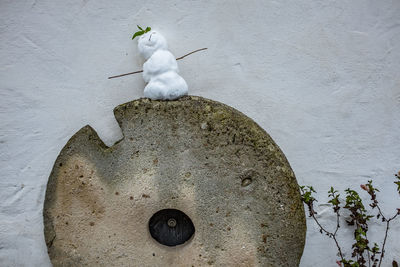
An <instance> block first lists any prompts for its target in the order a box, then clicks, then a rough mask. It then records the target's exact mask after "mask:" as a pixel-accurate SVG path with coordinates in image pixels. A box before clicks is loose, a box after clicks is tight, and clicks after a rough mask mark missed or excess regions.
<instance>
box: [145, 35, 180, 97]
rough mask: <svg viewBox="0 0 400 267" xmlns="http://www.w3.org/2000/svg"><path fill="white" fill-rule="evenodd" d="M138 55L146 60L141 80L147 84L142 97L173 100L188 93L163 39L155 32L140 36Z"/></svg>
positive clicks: (173, 58) (174, 60)
mask: <svg viewBox="0 0 400 267" xmlns="http://www.w3.org/2000/svg"><path fill="white" fill-rule="evenodd" d="M138 47H139V52H140V54H141V55H142V56H143V57H144V58H145V59H146V62H145V63H144V64H143V79H144V81H145V82H147V85H146V87H145V88H144V96H145V97H148V98H150V99H153V100H174V99H177V98H179V97H182V96H184V95H187V93H188V86H187V84H186V82H185V80H184V79H183V78H182V77H181V76H179V74H178V72H179V69H178V64H177V63H176V59H175V57H174V55H172V53H171V52H169V51H168V46H167V42H166V40H165V38H164V37H163V36H162V35H161V34H160V33H158V32H156V31H150V32H148V33H146V34H144V35H142V36H140V38H139V41H138Z"/></svg>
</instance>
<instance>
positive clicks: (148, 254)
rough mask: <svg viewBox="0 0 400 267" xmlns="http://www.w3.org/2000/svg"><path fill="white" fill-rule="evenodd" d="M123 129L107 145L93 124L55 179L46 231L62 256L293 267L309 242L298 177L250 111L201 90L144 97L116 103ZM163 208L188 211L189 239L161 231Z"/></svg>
mask: <svg viewBox="0 0 400 267" xmlns="http://www.w3.org/2000/svg"><path fill="white" fill-rule="evenodd" d="M114 113H115V117H116V118H117V120H118V123H119V124H120V126H121V128H122V131H123V134H124V138H123V139H122V140H121V141H120V142H118V143H116V144H115V145H113V146H112V147H106V146H105V145H104V144H103V143H102V141H101V140H100V139H99V137H98V136H97V134H96V132H95V131H94V130H93V129H92V128H91V127H90V126H86V127H84V128H82V129H81V130H80V131H79V132H77V133H76V134H75V135H74V136H73V137H72V138H71V139H70V140H69V141H68V143H67V144H66V146H65V147H64V148H63V150H62V151H61V153H60V155H59V157H58V158H57V160H56V162H55V165H54V168H53V171H52V173H51V175H50V178H49V182H48V185H47V192H46V200H45V206H44V222H45V230H44V232H45V237H46V243H47V246H48V252H49V255H50V258H51V261H52V263H53V265H54V266H208V265H212V266H297V265H298V263H299V261H300V257H301V255H302V252H303V247H304V240H305V231H306V225H305V215H304V210H303V205H302V203H301V201H300V195H299V191H298V185H297V182H296V179H295V176H294V174H293V171H292V170H291V168H290V166H289V163H288V162H287V160H286V158H285V156H284V155H283V153H282V152H281V151H280V149H279V148H278V146H277V145H276V144H275V143H274V141H273V140H272V139H271V138H270V137H269V135H268V134H267V133H266V132H265V131H264V130H263V129H261V128H260V127H259V126H258V125H257V124H256V123H254V122H253V121H252V120H251V119H249V118H248V117H246V116H244V115H243V114H241V113H240V112H238V111H236V110H234V109H233V108H230V107H228V106H226V105H223V104H221V103H217V102H214V101H211V100H207V99H204V98H201V97H194V96H192V97H184V98H182V99H179V100H177V101H168V102H162V101H150V100H148V99H139V100H135V101H132V102H129V103H126V104H123V105H120V106H118V107H117V108H115V110H114ZM161 209H178V210H181V211H183V212H184V213H185V214H186V215H188V216H189V217H190V219H191V220H192V221H193V224H194V226H195V234H194V235H193V236H192V238H191V239H190V240H189V241H188V242H186V243H185V244H183V245H179V246H176V247H167V246H164V245H161V244H159V243H157V241H155V240H154V239H153V238H152V237H151V236H150V233H149V229H148V222H149V219H150V218H151V217H152V215H153V214H154V213H156V212H157V211H159V210H161Z"/></svg>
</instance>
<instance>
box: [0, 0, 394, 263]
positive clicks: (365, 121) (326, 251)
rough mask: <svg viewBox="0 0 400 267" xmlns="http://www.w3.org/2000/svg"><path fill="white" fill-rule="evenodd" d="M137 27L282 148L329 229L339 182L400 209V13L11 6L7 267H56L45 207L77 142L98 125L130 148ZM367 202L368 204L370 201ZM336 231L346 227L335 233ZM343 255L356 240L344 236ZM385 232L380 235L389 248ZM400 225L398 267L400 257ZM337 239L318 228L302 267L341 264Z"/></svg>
mask: <svg viewBox="0 0 400 267" xmlns="http://www.w3.org/2000/svg"><path fill="white" fill-rule="evenodd" d="M136 24H141V25H149V26H152V27H153V28H154V29H159V30H160V31H161V32H162V33H163V34H164V35H165V37H166V38H167V39H168V41H169V46H170V50H171V52H172V53H173V54H174V55H176V56H180V55H183V54H185V53H187V52H189V51H191V50H194V49H197V48H201V47H208V48H209V49H208V50H207V51H206V52H204V53H197V54H194V55H191V56H190V57H187V58H185V59H183V60H182V61H180V62H179V67H180V70H181V74H182V76H183V77H185V80H186V81H187V83H188V85H189V94H194V95H200V96H204V97H207V98H210V99H215V100H218V101H220V102H223V103H225V104H228V105H230V106H233V107H234V108H236V109H238V110H239V111H241V112H243V113H245V114H246V115H247V116H249V117H250V118H252V119H253V120H255V121H256V122H257V123H258V124H259V125H260V126H261V127H262V128H263V129H265V130H267V131H268V133H269V134H270V135H271V136H272V138H273V139H274V140H275V142H276V143H277V144H278V145H279V146H280V148H281V149H282V151H283V152H284V153H285V155H286V157H287V158H288V160H289V162H290V164H291V166H292V169H293V170H294V172H295V174H296V177H297V179H298V182H299V184H312V185H314V186H315V187H316V188H317V190H318V192H320V194H319V198H320V201H319V204H320V205H321V206H319V207H317V208H318V209H319V210H320V211H321V212H319V216H320V218H321V220H322V221H323V223H328V222H329V221H330V220H332V219H334V217H332V216H331V215H330V211H329V207H326V206H324V203H326V200H327V199H326V194H325V192H326V191H328V190H329V187H330V185H334V186H335V187H337V188H338V189H340V190H342V189H345V188H347V187H348V186H352V187H358V186H359V184H360V183H364V182H365V181H366V180H367V179H370V178H374V179H375V181H376V184H377V186H378V187H379V188H380V189H381V192H382V193H380V194H379V195H378V197H379V199H381V203H382V206H383V207H384V211H385V212H387V213H390V212H392V211H393V210H394V208H396V207H398V206H399V200H398V197H397V194H396V192H395V190H394V188H393V184H392V180H393V179H392V177H393V174H394V173H395V172H396V171H398V170H399V168H400V167H399V165H400V156H399V150H400V116H399V114H400V78H399V71H398V70H399V69H400V46H399V45H398V44H399V43H400V26H399V25H400V2H399V1H394V0H393V1H389V0H381V1H374V0H354V1H330V0H328V1H327V0H323V1H319V0H316V1H315V0H303V1H151V0H150V1H128V0H126V1H112V2H111V1H104V0H103V1H72V0H71V1H41V0H38V1H33V0H32V1H24V0H21V1H7V0H1V1H0V38H1V42H0V59H1V65H0V69H1V71H0V131H1V132H0V177H1V180H0V265H1V266H48V265H49V264H50V261H49V258H48V255H47V251H46V245H45V241H44V236H43V219H42V207H43V202H44V195H45V189H46V183H47V179H48V177H49V174H50V172H51V169H52V166H53V164H54V161H55V159H56V158H57V155H58V154H59V153H60V151H61V149H62V147H63V146H64V144H65V143H66V142H67V141H68V139H69V138H70V137H71V136H72V135H73V134H74V133H75V132H76V131H78V130H79V129H81V128H82V127H83V126H84V125H86V124H90V125H91V126H92V127H93V128H94V129H95V130H96V131H97V133H98V134H99V136H100V138H101V139H102V140H103V141H104V142H105V143H106V144H107V145H112V144H113V143H114V142H115V141H117V140H119V139H120V138H121V137H122V134H121V130H120V129H119V127H118V124H117V122H116V121H115V119H114V116H113V113H112V110H113V108H114V107H115V106H117V105H119V104H121V103H125V102H128V101H130V100H133V99H137V98H140V97H141V96H143V88H144V82H143V80H142V77H141V76H140V75H138V76H127V77H125V78H120V79H115V80H107V79H106V77H108V76H111V75H114V74H120V73H125V72H129V71H134V70H138V69H141V66H142V64H143V61H142V60H141V59H140V56H139V53H138V51H137V46H136V44H135V42H132V41H131V40H130V37H131V34H132V33H133V32H134V31H136V28H135V27H136ZM365 198H366V197H365ZM332 227H333V225H332ZM341 231H343V234H342V235H341V236H340V237H341V240H343V241H342V242H343V245H344V246H345V247H347V248H349V247H350V246H351V231H350V230H347V228H341ZM381 231H382V227H381V226H380V224H378V223H377V224H372V226H371V231H370V237H371V238H372V239H373V240H374V241H381V239H382V235H381V234H379V233H380V232H381ZM399 237H400V223H397V224H393V227H392V229H391V234H390V235H389V238H388V249H387V254H386V260H385V262H384V264H385V266H387V265H388V264H389V263H390V262H391V260H392V259H394V258H397V259H399V258H400V247H399V246H398V245H396V243H397V242H398V239H399ZM335 260H336V256H335V248H334V244H333V243H332V241H331V240H329V239H327V238H326V237H325V236H322V235H320V234H319V233H318V232H317V229H316V227H315V226H314V224H313V223H312V221H308V232H307V239H306V246H305V250H304V254H303V257H302V260H301V264H300V266H304V267H308V266H318V265H321V264H323V265H326V266H335V263H334V262H335Z"/></svg>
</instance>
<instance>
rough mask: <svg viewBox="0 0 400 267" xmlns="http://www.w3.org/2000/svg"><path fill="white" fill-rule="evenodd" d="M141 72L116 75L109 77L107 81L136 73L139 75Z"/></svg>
mask: <svg viewBox="0 0 400 267" xmlns="http://www.w3.org/2000/svg"><path fill="white" fill-rule="evenodd" d="M141 72H143V70H138V71H134V72H129V73H124V74H120V75H116V76H111V77H108V79H114V78H118V77H122V76H127V75H131V74H136V73H141Z"/></svg>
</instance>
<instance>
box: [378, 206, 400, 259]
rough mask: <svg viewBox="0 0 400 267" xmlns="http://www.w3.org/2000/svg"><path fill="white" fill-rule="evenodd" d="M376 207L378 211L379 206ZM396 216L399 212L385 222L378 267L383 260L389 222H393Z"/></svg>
mask: <svg viewBox="0 0 400 267" xmlns="http://www.w3.org/2000/svg"><path fill="white" fill-rule="evenodd" d="M377 207H378V209H379V206H377ZM379 212H380V209H379ZM381 215H382V214H381ZM397 215H399V212H397V213H396V214H395V215H394V216H393V217H392V218H390V219H388V220H386V231H385V238H384V239H383V244H382V253H381V257H380V259H379V264H378V267H380V266H381V264H382V259H383V256H384V254H385V245H386V239H387V235H388V231H389V224H390V221H391V220H394V219H395V218H396V217H397ZM382 217H383V218H385V217H384V216H383V215H382Z"/></svg>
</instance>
